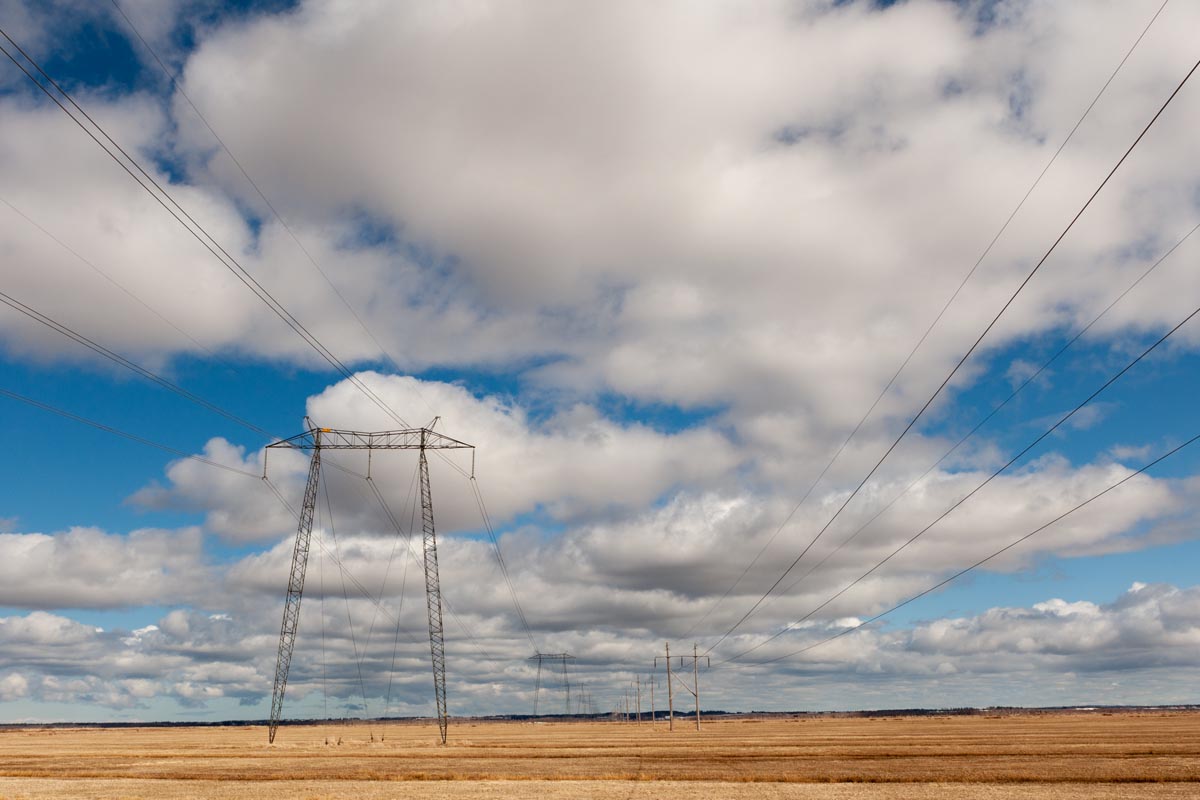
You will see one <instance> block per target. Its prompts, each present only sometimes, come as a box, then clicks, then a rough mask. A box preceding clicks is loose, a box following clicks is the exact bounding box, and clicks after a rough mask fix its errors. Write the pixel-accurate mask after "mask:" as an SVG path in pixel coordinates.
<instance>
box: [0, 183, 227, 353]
mask: <svg viewBox="0 0 1200 800" xmlns="http://www.w3.org/2000/svg"><path fill="white" fill-rule="evenodd" d="M0 203H4V205H6V206H8V207H9V209H10V210H11V211H12V212H13V213H14V214H16V215H17V216H19V217H20V218H21V219H23V220H25V221H26V222H28V223H29V224H30V225H32V226H33V227H35V228H37V229H38V230H39V231H41V232H42V234H43V235H45V236H46V237H47V238H48V239H50V241H52V242H54V243H55V244H57V245H58V246H59V247H61V248H62V249H63V250H66V251H67V252H68V253H70V254H71V255H72V256H74V257H75V259H76V260H78V261H79V262H80V263H82V264H84V265H85V266H87V267H88V268H90V269H91V270H92V271H93V272H95V273H96V274H97V275H99V276H100V277H102V278H104V280H106V281H108V282H109V283H111V284H112V285H113V286H115V287H116V288H117V289H120V290H121V291H122V292H123V293H124V294H125V295H126V296H127V297H129V298H130V299H131V300H133V301H134V302H136V303H137V304H138V305H140V306H141V307H142V308H144V309H146V310H147V311H149V312H150V313H151V314H153V315H154V316H156V317H158V319H159V320H161V321H162V322H163V324H165V325H167V326H168V327H170V328H171V329H172V330H174V331H175V332H176V333H178V334H179V335H180V336H182V337H184V338H185V339H187V340H188V341H189V342H191V343H192V344H193V345H195V346H196V348H197V349H198V350H200V351H201V352H203V353H205V354H206V355H207V356H208V357H209V358H212V359H213V360H214V361H217V362H219V363H222V364H225V366H227V367H228V366H229V365H228V364H226V363H225V362H224V361H222V360H221V358H220V357H219V356H217V354H216V353H214V352H213V351H212V350H211V349H209V348H208V347H205V346H204V345H203V344H202V343H201V342H200V341H199V340H198V339H196V337H194V336H192V335H191V334H190V333H188V332H187V331H185V330H184V329H183V328H181V327H179V326H178V325H176V324H175V323H174V322H172V321H171V320H169V319H167V317H166V316H164V315H163V314H162V312H160V311H159V310H158V309H156V308H154V307H153V306H151V305H150V304H149V303H147V302H146V301H145V300H143V299H142V298H141V297H139V296H138V295H137V294H135V293H134V292H133V291H132V290H131V289H129V288H128V287H126V286H125V285H124V284H122V283H121V282H120V281H118V280H117V279H116V278H114V277H113V276H112V275H109V274H108V273H107V272H106V271H104V270H102V269H101V268H100V267H98V266H96V264H95V263H93V262H92V261H90V260H88V259H86V258H84V257H83V256H82V255H80V254H79V253H78V252H77V251H76V250H75V249H73V248H72V247H71V246H70V245H68V244H67V243H66V242H64V241H63V240H62V239H60V238H58V237H57V236H55V235H54V234H53V233H51V232H50V231H48V230H47V229H46V228H44V227H42V226H41V225H39V224H38V223H37V222H36V221H35V220H34V219H33V218H32V217H30V216H29V215H28V214H26V213H25V212H24V211H22V210H21V209H19V208H17V207H16V206H15V205H13V204H12V203H11V202H9V201H8V200H7V199H6V198H3V197H0Z"/></svg>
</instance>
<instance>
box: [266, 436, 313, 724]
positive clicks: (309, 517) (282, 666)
mask: <svg viewBox="0 0 1200 800" xmlns="http://www.w3.org/2000/svg"><path fill="white" fill-rule="evenodd" d="M320 474H321V434H320V433H319V432H318V433H317V435H316V447H314V448H313V454H312V461H311V462H309V465H308V485H307V486H306V487H305V488H304V504H303V505H302V506H301V508H300V525H299V526H298V527H297V528H296V546H295V547H294V548H293V549H292V570H291V572H290V573H289V575H288V589H287V599H286V600H285V601H284V603H283V624H282V625H281V626H280V628H279V652H278V653H277V655H276V656H275V688H274V689H273V690H272V692H271V724H270V727H269V728H268V731H267V741H268V742H271V743H274V742H275V731H276V729H277V728H278V727H279V717H280V715H281V714H282V713H283V692H284V689H286V688H287V679H288V669H289V668H290V667H291V666H292V651H293V650H294V649H295V647H296V626H297V625H299V624H300V599H301V597H302V596H303V594H304V571H305V570H306V569H307V568H308V548H309V544H310V542H311V539H312V526H313V516H314V514H315V513H316V510H317V483H318V481H319V480H320Z"/></svg>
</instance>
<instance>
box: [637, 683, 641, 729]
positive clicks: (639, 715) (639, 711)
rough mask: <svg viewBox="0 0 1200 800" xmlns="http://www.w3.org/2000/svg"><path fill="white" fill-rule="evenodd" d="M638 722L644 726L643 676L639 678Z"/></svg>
mask: <svg viewBox="0 0 1200 800" xmlns="http://www.w3.org/2000/svg"><path fill="white" fill-rule="evenodd" d="M637 720H638V725H641V724H642V676H641V675H638V676H637Z"/></svg>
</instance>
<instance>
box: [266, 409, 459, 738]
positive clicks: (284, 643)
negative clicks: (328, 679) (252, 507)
mask: <svg viewBox="0 0 1200 800" xmlns="http://www.w3.org/2000/svg"><path fill="white" fill-rule="evenodd" d="M435 421H436V420H435ZM310 424H311V423H310ZM274 447H287V448H291V449H293V450H311V451H312V460H311V461H310V462H309V465H308V485H307V486H306V487H305V489H304V503H303V506H302V507H301V509H300V525H299V527H298V528H297V529H296V546H295V548H294V549H293V550H292V570H291V573H290V574H289V576H288V587H287V599H286V600H285V601H284V604H283V624H282V625H281V626H280V629H279V653H278V655H277V657H276V660H275V688H274V691H273V692H272V694H271V724H270V729H269V731H268V734H267V739H268V741H270V742H274V741H275V731H276V729H277V728H278V727H279V719H280V715H281V714H282V713H283V693H284V690H285V689H286V688H287V678H288V669H289V668H290V667H291V664H292V651H293V649H294V648H295V646H296V626H297V625H298V624H299V622H300V599H301V597H302V595H303V594H304V571H305V569H306V568H307V566H308V551H309V540H310V539H311V537H312V526H313V517H314V515H315V513H316V508H317V485H318V481H319V478H320V473H321V451H322V450H366V451H368V453H370V451H372V450H418V451H420V459H419V466H420V476H421V533H422V543H423V545H424V551H425V606H426V610H427V611H428V616H429V652H430V656H431V659H432V661H433V692H434V697H435V700H436V702H437V714H438V730H439V732H440V734H441V739H442V744H445V743H446V645H445V641H444V638H443V635H442V589H441V582H440V580H439V578H438V559H437V534H436V532H435V530H434V525H433V498H432V495H431V494H430V490H429V462H428V461H427V460H426V458H425V451H426V450H461V449H473V446H472V445H469V444H466V443H464V442H460V441H458V440H457V439H451V438H450V437H449V436H443V435H442V434H440V433H435V432H434V431H433V430H431V429H429V428H410V429H406V430H398V431H381V432H375V433H366V432H362V431H345V430H334V429H332V428H317V427H310V428H309V429H308V430H306V431H305V432H304V433H301V434H297V435H296V436H293V437H291V438H290V439H284V440H283V441H280V442H275V443H274V444H269V445H267V450H268V451H270V449H271V448H274ZM266 477H267V463H266V457H265V455H264V458H263V478H264V479H265V478H266Z"/></svg>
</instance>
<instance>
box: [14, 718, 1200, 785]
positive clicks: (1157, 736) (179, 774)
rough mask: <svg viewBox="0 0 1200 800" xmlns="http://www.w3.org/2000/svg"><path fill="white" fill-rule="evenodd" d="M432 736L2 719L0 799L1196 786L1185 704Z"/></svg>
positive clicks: (503, 726) (423, 730) (461, 730)
mask: <svg viewBox="0 0 1200 800" xmlns="http://www.w3.org/2000/svg"><path fill="white" fill-rule="evenodd" d="M372 734H373V735H374V739H375V741H371V736H372ZM450 734H451V741H450V744H449V745H448V746H446V747H439V746H437V745H436V744H435V741H436V729H435V728H434V727H432V726H431V725H418V724H392V725H387V726H381V725H372V726H367V725H364V724H359V725H353V726H342V725H331V726H304V727H286V728H281V729H280V731H279V736H278V738H277V739H276V743H275V744H274V745H273V746H272V745H268V744H267V736H266V731H265V730H264V729H263V728H134V729H111V728H110V729H69V730H68V729H26V730H8V731H4V732H0V798H24V797H48V796H62V797H67V796H70V797H94V798H118V797H120V798H124V797H138V798H140V797H147V798H149V797H155V798H176V797H180V798H182V797H197V796H203V797H230V798H232V797H239V798H241V797H248V798H253V797H280V796H286V797H313V798H318V797H319V798H325V797H350V796H355V797H391V796H397V795H399V794H401V793H403V795H404V796H405V797H431V798H432V797H436V798H447V799H449V798H458V797H463V798H466V797H537V798H539V800H555V798H566V797H626V796H632V797H635V798H636V797H641V798H647V797H667V796H669V797H672V798H688V797H692V796H695V797H697V798H699V797H706V798H711V797H746V798H750V797H756V798H758V797H765V798H772V797H779V798H785V797H787V798H791V797H796V798H800V797H803V798H829V799H830V800H833V799H834V798H844V797H864V798H900V797H906V798H908V797H912V798H922V797H954V798H958V797H962V798H968V797H969V798H976V797H978V798H1000V797H1004V798H1010V797H1011V798H1015V797H1022V798H1047V800H1049V799H1050V798H1054V799H1055V800H1057V799H1058V798H1066V797H1089V798H1093V797H1094V798H1107V797H1112V798H1117V797H1146V798H1151V797H1153V798H1159V797H1162V798H1167V797H1170V798H1176V797H1200V715H1198V714H1191V713H1182V712H1180V713H1140V714H1118V715H1113V716H1104V715H1099V714H1069V715H1015V716H1003V717H897V718H886V719H824V718H822V719H797V720H770V721H757V720H722V721H714V722H706V723H705V727H704V730H703V731H702V732H700V733H697V732H696V731H695V730H693V729H691V728H690V727H689V726H688V724H686V723H677V725H676V730H675V732H674V733H669V732H668V731H667V730H666V726H665V724H662V723H660V724H659V725H657V726H655V727H654V728H653V729H652V728H651V727H650V726H649V725H648V724H644V725H642V726H641V727H638V726H635V725H625V724H619V723H543V724H533V723H515V722H514V723H500V722H489V723H482V722H480V723H471V722H461V723H456V724H452V726H451V730H450ZM339 739H340V740H341V744H340V745H339V744H337V742H338V740H339ZM326 741H328V742H329V744H326ZM397 782H405V784H404V786H403V787H401V786H399V785H398V784H397Z"/></svg>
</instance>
